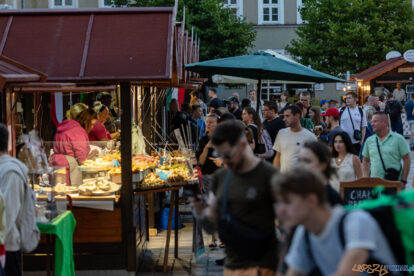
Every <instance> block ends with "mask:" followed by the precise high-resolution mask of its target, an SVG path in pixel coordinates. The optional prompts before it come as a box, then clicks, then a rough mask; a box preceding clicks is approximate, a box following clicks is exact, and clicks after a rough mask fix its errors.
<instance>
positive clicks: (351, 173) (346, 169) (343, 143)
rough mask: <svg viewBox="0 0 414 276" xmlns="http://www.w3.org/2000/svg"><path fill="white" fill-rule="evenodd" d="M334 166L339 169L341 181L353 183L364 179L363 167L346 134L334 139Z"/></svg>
mask: <svg viewBox="0 0 414 276" xmlns="http://www.w3.org/2000/svg"><path fill="white" fill-rule="evenodd" d="M333 141H334V144H333V149H332V155H333V158H332V161H331V162H332V166H333V167H335V168H337V175H338V178H339V181H340V182H342V181H352V180H355V179H358V178H360V177H362V166H361V161H360V160H359V158H358V156H357V155H356V152H355V150H354V147H353V145H352V141H351V138H350V137H349V135H348V134H347V133H346V132H339V133H338V134H336V135H335V136H334V138H333Z"/></svg>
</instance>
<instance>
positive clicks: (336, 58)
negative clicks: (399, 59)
mask: <svg viewBox="0 0 414 276" xmlns="http://www.w3.org/2000/svg"><path fill="white" fill-rule="evenodd" d="M300 13H301V16H302V18H303V20H304V21H305V22H306V24H304V25H302V26H300V27H299V28H298V30H297V34H298V36H299V39H295V40H293V41H292V42H291V44H290V45H289V46H288V47H287V48H286V49H287V50H288V51H289V52H290V53H291V54H292V55H293V56H294V57H297V58H298V59H300V61H301V63H302V64H306V65H311V66H312V67H313V68H315V69H317V70H321V71H325V72H328V73H331V74H338V73H344V72H346V71H348V70H349V71H351V72H353V73H357V72H360V71H362V70H365V69H367V68H369V67H370V66H373V65H375V64H377V63H379V62H381V61H383V60H384V59H385V55H386V54H387V52H389V51H392V50H396V51H400V52H401V53H403V52H404V51H406V50H408V49H412V48H413V47H414V13H413V9H412V6H411V0H410V1H409V0H307V1H306V2H305V3H304V7H303V8H302V9H301V10H300Z"/></svg>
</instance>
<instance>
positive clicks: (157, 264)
mask: <svg viewBox="0 0 414 276" xmlns="http://www.w3.org/2000/svg"><path fill="white" fill-rule="evenodd" d="M180 208H181V207H180ZM182 219H183V225H184V227H183V228H182V229H181V230H180V231H179V242H178V244H179V249H178V256H179V258H178V259H175V258H174V231H172V234H171V243H170V251H169V254H168V256H169V259H168V271H167V272H165V273H164V272H162V269H163V264H164V246H165V240H166V238H165V237H166V231H162V232H159V233H158V235H157V236H156V237H150V241H149V243H148V248H147V249H148V250H147V254H146V256H145V259H144V261H143V262H142V265H141V266H140V268H139V269H138V271H137V275H144V276H150V275H154V276H161V275H174V276H187V275H195V276H213V275H214V276H217V275H222V274H223V267H222V266H217V265H216V264H215V260H217V259H221V258H223V256H224V253H223V249H220V248H218V247H217V248H214V249H210V248H208V244H209V241H210V240H211V236H210V235H207V234H204V245H205V246H206V253H205V254H203V255H201V256H200V258H199V260H197V261H196V260H195V257H194V254H193V253H192V252H191V251H192V250H191V246H192V240H193V224H192V223H191V222H190V221H192V218H191V215H182ZM187 221H188V222H187Z"/></svg>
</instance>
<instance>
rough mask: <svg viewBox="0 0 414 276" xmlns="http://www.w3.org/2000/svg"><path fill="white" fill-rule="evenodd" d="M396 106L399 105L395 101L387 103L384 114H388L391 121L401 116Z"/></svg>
mask: <svg viewBox="0 0 414 276" xmlns="http://www.w3.org/2000/svg"><path fill="white" fill-rule="evenodd" d="M398 105H399V104H398V102H397V101H396V100H392V101H390V102H388V106H387V107H388V108H387V110H386V113H388V114H390V117H391V118H392V119H396V118H398V117H400V116H401V110H400V109H399V108H398Z"/></svg>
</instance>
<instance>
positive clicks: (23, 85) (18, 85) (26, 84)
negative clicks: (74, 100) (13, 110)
mask: <svg viewBox="0 0 414 276" xmlns="http://www.w3.org/2000/svg"><path fill="white" fill-rule="evenodd" d="M6 87H7V88H35V87H36V88H37V87H39V88H40V87H53V88H64V87H76V83H69V82H56V83H54V82H23V83H21V82H10V83H8V84H7V85H6Z"/></svg>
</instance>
